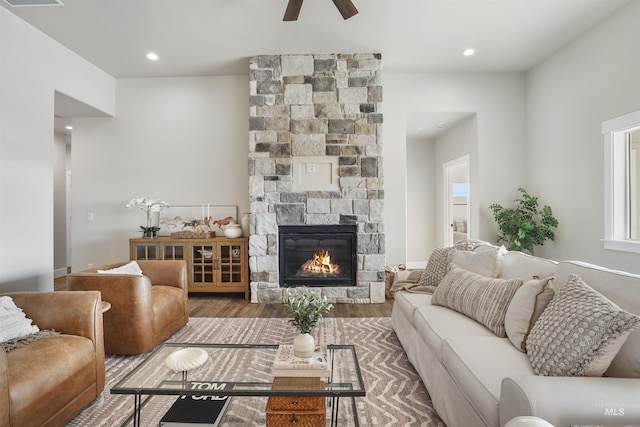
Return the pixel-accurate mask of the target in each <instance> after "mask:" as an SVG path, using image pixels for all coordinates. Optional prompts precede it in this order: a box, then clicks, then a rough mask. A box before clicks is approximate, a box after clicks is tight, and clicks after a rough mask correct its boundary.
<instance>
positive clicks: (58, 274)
mask: <svg viewBox="0 0 640 427" xmlns="http://www.w3.org/2000/svg"><path fill="white" fill-rule="evenodd" d="M66 275H67V267H64V268H58V269H56V270H53V278H54V279H57V278H59V277H64V276H66Z"/></svg>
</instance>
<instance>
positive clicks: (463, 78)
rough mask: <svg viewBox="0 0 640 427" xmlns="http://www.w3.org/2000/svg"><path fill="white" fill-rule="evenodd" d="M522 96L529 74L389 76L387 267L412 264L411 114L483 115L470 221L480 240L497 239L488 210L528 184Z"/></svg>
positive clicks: (473, 168)
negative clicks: (408, 167)
mask: <svg viewBox="0 0 640 427" xmlns="http://www.w3.org/2000/svg"><path fill="white" fill-rule="evenodd" d="M524 91H525V82H524V75H523V74H519V73H504V74H502V73H493V74H391V73H385V75H384V115H385V117H384V121H385V123H384V142H383V144H384V145H383V155H384V164H385V189H386V190H385V199H386V200H385V235H386V236H385V238H386V243H387V254H386V255H387V263H388V264H398V263H404V262H406V260H407V259H408V258H409V257H408V254H407V239H406V236H407V209H406V207H407V176H406V171H405V161H406V156H407V150H406V119H405V117H406V114H407V113H408V112H441V111H468V112H475V113H477V132H478V145H477V152H472V153H471V182H472V188H471V193H472V201H471V205H472V218H471V221H473V222H474V224H476V225H477V226H478V230H479V234H478V236H477V237H479V238H482V239H485V240H495V236H496V228H495V225H494V223H493V218H492V217H491V212H490V211H489V209H488V206H489V205H490V204H491V203H494V202H497V203H506V202H509V201H510V200H512V199H513V198H514V196H516V195H517V191H516V189H517V188H518V187H519V186H522V185H524V183H525V180H526V176H525V172H524V164H525V161H524V154H525V147H524V141H525V123H524V105H525V99H524ZM473 195H475V197H473ZM474 207H475V214H474V213H473V212H474ZM474 215H475V216H476V217H474Z"/></svg>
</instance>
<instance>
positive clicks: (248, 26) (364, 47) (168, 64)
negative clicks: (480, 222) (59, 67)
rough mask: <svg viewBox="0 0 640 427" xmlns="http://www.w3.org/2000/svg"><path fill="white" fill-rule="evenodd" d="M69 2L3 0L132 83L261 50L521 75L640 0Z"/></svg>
mask: <svg viewBox="0 0 640 427" xmlns="http://www.w3.org/2000/svg"><path fill="white" fill-rule="evenodd" d="M62 1H63V3H64V6H37V7H36V6H31V7H11V6H8V5H7V4H5V3H4V2H0V4H2V7H5V8H7V9H8V10H10V11H11V12H13V13H15V14H16V15H18V16H20V17H21V18H22V19H24V20H26V21H27V22H29V23H30V24H32V25H33V26H35V27H37V28H39V29H40V30H42V31H43V32H45V33H46V34H48V35H50V36H51V37H52V38H54V39H55V40H57V41H59V42H60V43H62V44H63V45H65V46H67V47H68V48H69V49H71V50H72V51H74V52H76V53H77V54H79V55H80V56H82V57H84V58H86V59H87V60H89V61H90V62H92V63H94V64H95V65H97V66H98V67H100V68H101V69H103V70H104V71H106V72H107V73H109V74H111V75H112V76H114V77H117V78H124V77H167V76H210V75H224V74H247V73H248V58H249V57H250V56H253V55H261V54H286V53H341V52H346V53H354V52H379V53H382V57H383V63H384V70H385V72H522V71H526V70H528V69H530V68H531V67H532V66H534V65H535V64H536V63H538V62H540V61H541V60H542V59H544V58H545V57H547V56H548V55H550V54H551V53H553V52H555V51H557V50H558V49H560V48H561V47H562V46H563V45H565V44H566V43H568V42H569V41H571V40H572V39H574V38H576V37H578V36H580V35H581V34H582V33H584V32H585V31H586V30H588V29H589V28H591V27H592V26H594V25H596V24H597V23H598V22H600V21H602V20H603V19H605V18H606V17H607V16H609V15H610V14H612V13H613V12H615V11H616V10H618V9H620V8H621V7H623V6H624V5H626V4H627V3H629V2H630V1H640V0H353V3H354V4H355V6H356V7H357V8H358V11H359V13H358V14H357V15H355V16H353V17H351V18H349V19H347V20H344V19H343V18H342V16H341V15H340V13H339V12H338V10H337V9H336V7H335V5H334V4H333V2H332V1H331V0H307V1H306V2H304V5H303V6H302V8H301V12H300V16H299V18H298V20H297V21H292V22H283V20H282V19H283V15H284V11H285V9H286V6H287V3H288V0H62ZM467 48H473V49H475V50H476V54H475V55H472V56H469V57H465V56H463V55H462V52H463V50H465V49H467ZM150 51H153V52H155V53H157V55H158V56H159V59H158V60H157V61H149V60H148V59H146V57H145V55H146V53H147V52H150Z"/></svg>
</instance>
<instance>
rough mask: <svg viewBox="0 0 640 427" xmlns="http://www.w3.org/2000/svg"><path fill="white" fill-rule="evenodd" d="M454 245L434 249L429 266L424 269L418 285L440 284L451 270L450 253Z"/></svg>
mask: <svg viewBox="0 0 640 427" xmlns="http://www.w3.org/2000/svg"><path fill="white" fill-rule="evenodd" d="M453 249H454V248H453V247H448V248H437V249H434V250H433V252H432V253H431V256H430V257H429V261H428V262H427V266H426V267H425V269H424V270H423V271H422V274H421V275H420V279H419V280H418V285H420V286H438V285H439V284H440V282H441V281H442V279H443V278H444V276H446V275H447V272H448V271H449V253H450V252H451V251H452V250H453Z"/></svg>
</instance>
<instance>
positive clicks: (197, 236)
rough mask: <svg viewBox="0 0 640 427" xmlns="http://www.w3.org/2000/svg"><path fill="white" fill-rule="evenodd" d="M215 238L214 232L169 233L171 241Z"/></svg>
mask: <svg viewBox="0 0 640 427" xmlns="http://www.w3.org/2000/svg"><path fill="white" fill-rule="evenodd" d="M212 237H216V232H215V231H176V232H174V233H171V238H172V239H210V238H212Z"/></svg>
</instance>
